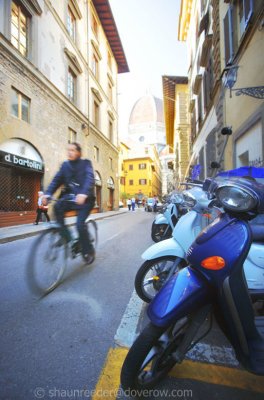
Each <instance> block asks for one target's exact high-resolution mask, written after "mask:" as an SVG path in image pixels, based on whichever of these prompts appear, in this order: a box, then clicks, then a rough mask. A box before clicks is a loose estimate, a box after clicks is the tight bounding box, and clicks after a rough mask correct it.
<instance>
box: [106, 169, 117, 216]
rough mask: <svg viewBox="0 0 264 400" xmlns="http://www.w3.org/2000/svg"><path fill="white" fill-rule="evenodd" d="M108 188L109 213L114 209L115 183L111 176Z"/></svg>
mask: <svg viewBox="0 0 264 400" xmlns="http://www.w3.org/2000/svg"><path fill="white" fill-rule="evenodd" d="M107 188H108V190H109V195H108V201H107V209H108V211H112V210H113V209H114V191H115V183H114V180H113V178H112V177H111V176H110V177H109V178H108V179H107Z"/></svg>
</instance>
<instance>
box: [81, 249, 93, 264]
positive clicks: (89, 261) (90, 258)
mask: <svg viewBox="0 0 264 400" xmlns="http://www.w3.org/2000/svg"><path fill="white" fill-rule="evenodd" d="M83 259H84V261H85V264H86V265H89V264H92V263H93V262H94V259H95V252H94V251H93V252H92V253H88V254H83Z"/></svg>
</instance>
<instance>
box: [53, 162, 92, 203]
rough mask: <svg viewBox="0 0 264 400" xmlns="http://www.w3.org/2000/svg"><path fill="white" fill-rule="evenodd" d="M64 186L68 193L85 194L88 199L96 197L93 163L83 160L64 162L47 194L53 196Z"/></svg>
mask: <svg viewBox="0 0 264 400" xmlns="http://www.w3.org/2000/svg"><path fill="white" fill-rule="evenodd" d="M62 185H63V186H64V188H65V190H64V192H66V193H73V194H75V195H77V194H85V195H87V196H88V199H89V198H91V197H94V172H93V167H92V163H91V161H90V160H87V159H82V158H78V159H77V160H74V161H64V163H63V164H62V165H61V168H60V170H59V171H58V172H57V174H56V175H55V176H54V178H53V180H52V182H51V183H50V185H49V187H48V189H47V191H46V193H45V194H46V195H48V196H51V195H52V194H53V193H54V192H55V191H56V190H57V189H58V188H59V187H60V186H62Z"/></svg>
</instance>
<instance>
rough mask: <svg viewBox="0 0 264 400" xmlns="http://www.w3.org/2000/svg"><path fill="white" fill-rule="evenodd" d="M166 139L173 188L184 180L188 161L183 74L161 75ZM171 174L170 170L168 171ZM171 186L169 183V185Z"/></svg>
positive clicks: (188, 140)
mask: <svg viewBox="0 0 264 400" xmlns="http://www.w3.org/2000/svg"><path fill="white" fill-rule="evenodd" d="M162 85H163V98H164V114H165V126H166V140H167V149H168V150H169V154H170V155H171V156H173V161H171V160H170V161H169V164H168V165H169V167H170V168H172V169H173V179H172V182H173V183H172V186H173V189H175V188H176V187H178V186H179V183H180V182H183V181H184V178H185V176H186V175H187V174H188V166H189V161H190V120H189V112H188V106H189V87H188V78H187V77H185V76H167V75H164V76H163V77H162ZM169 174H171V172H169ZM170 187H171V185H170Z"/></svg>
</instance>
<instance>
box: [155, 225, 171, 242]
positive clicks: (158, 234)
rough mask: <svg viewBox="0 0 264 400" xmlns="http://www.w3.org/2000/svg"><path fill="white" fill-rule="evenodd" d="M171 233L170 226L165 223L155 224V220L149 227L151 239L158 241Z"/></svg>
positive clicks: (168, 236) (167, 237) (166, 237)
mask: <svg viewBox="0 0 264 400" xmlns="http://www.w3.org/2000/svg"><path fill="white" fill-rule="evenodd" d="M171 235H172V230H171V227H170V226H168V225H167V224H155V221H154V222H153V224H152V227H151V239H152V240H153V241H154V242H156V243H158V242H161V241H162V240H165V239H169V238H170V237H171Z"/></svg>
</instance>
